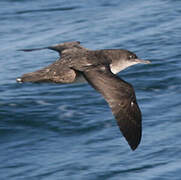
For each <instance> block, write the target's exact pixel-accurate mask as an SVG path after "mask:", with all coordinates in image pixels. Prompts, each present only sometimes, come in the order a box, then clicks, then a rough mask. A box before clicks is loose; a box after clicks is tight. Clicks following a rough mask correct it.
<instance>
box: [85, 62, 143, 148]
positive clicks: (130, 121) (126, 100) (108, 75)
mask: <svg viewBox="0 0 181 180" xmlns="http://www.w3.org/2000/svg"><path fill="white" fill-rule="evenodd" d="M83 75H84V77H85V79H86V80H87V81H88V82H89V83H90V84H91V85H92V86H93V87H94V88H95V89H96V90H97V91H99V92H100V93H101V94H102V95H103V96H104V98H105V100H106V101H107V102H108V104H109V106H110V108H111V109H112V113H113V115H114V116H115V118H116V120H117V123H118V125H119V128H120V130H121V132H122V134H123V135H124V137H125V138H126V140H127V141H128V144H129V145H130V147H131V149H132V150H135V149H136V148H137V146H138V145H139V143H140V141H141V132H142V126H141V111H140V109H139V107H138V104H137V102H136V96H135V93H134V89H133V87H132V86H131V85H130V84H128V83H127V82H125V81H123V80H121V79H120V78H119V77H117V76H115V75H114V74H112V72H111V71H110V69H109V67H107V66H105V65H100V66H97V67H93V68H91V67H90V68H89V69H87V70H86V71H84V72H83Z"/></svg>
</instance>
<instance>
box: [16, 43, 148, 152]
mask: <svg viewBox="0 0 181 180" xmlns="http://www.w3.org/2000/svg"><path fill="white" fill-rule="evenodd" d="M42 49H51V50H55V51H57V52H58V53H59V54H60V59H58V60H57V61H55V62H54V63H53V64H51V65H49V66H47V67H45V68H43V69H41V70H38V71H35V72H32V73H27V74H24V75H23V76H22V77H21V78H17V82H55V83H74V82H77V81H79V80H80V79H84V80H86V81H87V82H89V83H90V84H91V85H92V87H94V88H95V89H96V90H97V91H98V92H100V93H101V94H102V95H103V97H104V98H105V100H106V101H107V103H108V104H109V106H110V108H111V110H112V113H113V115H114V117H115V119H116V120H117V124H118V126H119V128H120V130H121V132H122V134H123V136H124V137H125V138H126V140H127V141H128V144H129V145H130V147H131V149H132V150H135V149H136V148H137V146H138V145H139V143H140V141H141V132H142V125H141V111H140V109H139V106H138V104H137V102H136V96H135V92H134V89H133V87H132V86H131V85H130V84H129V83H127V82H125V81H124V80H122V79H120V78H119V77H118V76H116V75H115V74H116V73H118V72H120V71H121V70H123V69H125V68H127V67H129V66H131V65H134V64H138V63H145V64H147V63H149V61H145V60H140V59H138V58H137V56H136V55H135V54H134V53H132V52H130V51H127V50H122V49H104V50H95V51H92V50H88V49H86V48H84V47H82V46H81V45H80V43H79V42H66V43H62V44H58V45H56V46H50V47H45V48H37V49H22V51H35V50H42Z"/></svg>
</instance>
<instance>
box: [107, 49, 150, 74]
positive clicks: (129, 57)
mask: <svg viewBox="0 0 181 180" xmlns="http://www.w3.org/2000/svg"><path fill="white" fill-rule="evenodd" d="M112 55H113V56H114V57H113V58H112V63H111V64H110V68H111V71H112V73H114V74H116V73H118V72H120V71H122V70H124V69H126V68H127V67H129V66H132V65H134V64H140V63H141V64H149V63H150V61H148V60H142V59H139V58H138V57H137V55H136V54H135V53H133V52H131V51H128V50H123V49H120V50H114V51H113V54H112Z"/></svg>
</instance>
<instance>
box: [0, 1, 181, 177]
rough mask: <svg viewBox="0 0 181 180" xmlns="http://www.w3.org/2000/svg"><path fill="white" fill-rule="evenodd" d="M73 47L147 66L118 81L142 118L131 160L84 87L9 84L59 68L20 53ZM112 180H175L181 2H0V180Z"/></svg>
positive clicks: (180, 140)
mask: <svg viewBox="0 0 181 180" xmlns="http://www.w3.org/2000/svg"><path fill="white" fill-rule="evenodd" d="M76 40H78V41H80V42H81V43H82V45H83V46H85V47H87V48H89V49H106V48H116V49H119V48H121V49H128V50H131V51H133V52H135V53H136V54H137V55H138V56H139V57H140V58H142V59H149V60H150V61H151V62H152V63H151V64H149V65H135V66H132V67H130V68H128V69H126V70H124V71H122V72H120V73H119V76H120V77H121V78H123V79H124V80H125V81H127V82H129V83H131V84H132V85H133V86H134V89H135V92H136V95H137V100H138V103H139V106H140V108H141V110H142V116H143V136H142V141H141V144H140V145H139V147H138V148H137V149H136V150H135V151H131V149H130V148H129V146H128V144H127V142H126V141H125V139H124V137H123V136H122V134H121V133H120V131H119V128H118V126H117V124H116V121H115V119H114V117H113V115H112V113H111V110H110V108H109V107H108V105H107V103H106V102H105V100H104V99H103V98H102V96H101V95H100V94H98V93H97V92H96V91H95V90H94V89H93V88H92V87H91V86H90V85H89V84H70V85H68V84H67V85H60V84H51V83H50V84H49V83H47V84H46V83H43V84H32V83H26V84H18V83H16V78H17V77H19V76H21V75H22V74H24V73H28V72H32V71H35V70H37V69H39V68H42V67H44V66H47V65H49V64H51V63H52V62H54V61H55V60H56V59H57V58H58V54H57V53H55V52H52V51H48V50H45V51H37V52H32V53H24V52H20V51H17V50H18V49H22V48H36V47H44V46H50V45H54V44H57V43H62V42H65V41H76ZM118 179H124V180H125V179H126V180H145V179H146V180H170V179H172V180H180V179H181V1H179V0H175V1H173V0H157V1H155V0H150V1H147V0H134V1H131V0H125V1H118V0H112V1H108V0H99V1H94V0H93V1H92V0H87V1H83V0H76V1H74V0H51V1H49V0H44V1H42V0H32V1H28V0H1V1H0V180H118Z"/></svg>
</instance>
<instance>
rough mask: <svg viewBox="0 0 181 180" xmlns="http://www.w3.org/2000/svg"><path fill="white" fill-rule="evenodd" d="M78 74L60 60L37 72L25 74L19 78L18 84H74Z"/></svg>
mask: <svg viewBox="0 0 181 180" xmlns="http://www.w3.org/2000/svg"><path fill="white" fill-rule="evenodd" d="M76 75H77V73H76V72H75V71H74V70H73V69H70V68H69V67H68V66H66V65H65V64H64V62H63V61H62V60H61V59H59V60H57V61H55V62H54V63H52V64H51V65H49V66H47V67H45V68H42V69H40V70H37V71H35V72H31V73H26V74H23V75H22V76H21V77H20V78H17V81H18V82H54V83H72V82H74V80H75V78H76Z"/></svg>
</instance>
